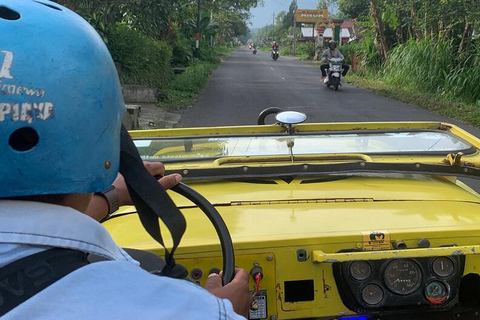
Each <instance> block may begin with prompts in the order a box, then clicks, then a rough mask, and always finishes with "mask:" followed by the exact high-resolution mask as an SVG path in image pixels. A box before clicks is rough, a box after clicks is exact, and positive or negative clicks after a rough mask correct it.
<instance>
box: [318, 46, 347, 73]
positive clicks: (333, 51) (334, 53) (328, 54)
mask: <svg viewBox="0 0 480 320" xmlns="http://www.w3.org/2000/svg"><path fill="white" fill-rule="evenodd" d="M330 58H341V59H345V57H344V56H343V54H342V53H341V52H340V50H338V49H337V42H336V41H335V40H330V41H328V49H326V50H324V51H323V54H322V61H323V63H324V64H322V65H321V66H320V70H321V71H322V80H323V79H325V78H326V77H327V69H328V68H329V65H328V59H330ZM342 69H343V71H342V76H345V75H346V74H347V72H348V69H350V67H349V66H348V65H346V64H342Z"/></svg>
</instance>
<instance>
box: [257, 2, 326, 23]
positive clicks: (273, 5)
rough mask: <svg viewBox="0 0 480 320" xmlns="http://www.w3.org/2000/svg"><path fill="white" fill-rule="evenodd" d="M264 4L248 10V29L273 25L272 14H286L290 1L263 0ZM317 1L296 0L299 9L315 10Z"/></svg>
mask: <svg viewBox="0 0 480 320" xmlns="http://www.w3.org/2000/svg"><path fill="white" fill-rule="evenodd" d="M264 2H265V4H264V5H263V7H262V6H258V7H256V8H253V9H250V13H251V14H252V18H251V19H250V22H251V25H249V26H248V27H249V28H250V29H256V28H261V27H265V26H266V25H268V24H270V25H271V24H272V23H273V13H275V15H277V14H278V13H279V12H280V11H286V12H288V8H289V7H290V3H292V0H264ZM317 4H318V0H297V5H298V8H299V9H316V8H317Z"/></svg>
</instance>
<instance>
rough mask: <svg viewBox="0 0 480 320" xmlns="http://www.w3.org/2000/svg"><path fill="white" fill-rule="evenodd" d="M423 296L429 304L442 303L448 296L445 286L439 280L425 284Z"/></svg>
mask: <svg viewBox="0 0 480 320" xmlns="http://www.w3.org/2000/svg"><path fill="white" fill-rule="evenodd" d="M425 297H426V298H427V300H428V302H430V303H431V304H434V305H439V304H442V303H444V302H445V301H446V300H447V298H448V290H447V287H446V286H445V285H444V284H443V283H442V282H440V281H432V282H430V283H429V284H427V285H426V286H425Z"/></svg>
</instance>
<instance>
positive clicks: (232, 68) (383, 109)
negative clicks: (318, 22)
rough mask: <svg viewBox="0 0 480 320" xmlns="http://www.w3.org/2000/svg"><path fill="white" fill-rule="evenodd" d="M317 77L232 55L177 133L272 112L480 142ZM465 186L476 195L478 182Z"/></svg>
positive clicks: (283, 64)
mask: <svg viewBox="0 0 480 320" xmlns="http://www.w3.org/2000/svg"><path fill="white" fill-rule="evenodd" d="M280 54H281V52H280ZM320 77H321V73H320V70H319V67H318V66H315V65H313V64H312V63H311V62H305V61H299V60H298V59H296V58H293V57H284V56H280V58H279V59H278V60H277V61H273V59H272V58H270V53H269V52H261V51H258V52H257V54H256V55H254V54H253V53H252V51H251V50H249V49H248V48H241V49H238V50H235V51H234V52H233V54H232V55H231V56H230V57H229V58H228V59H227V60H226V61H225V62H224V63H223V64H222V65H221V66H220V67H219V68H218V69H216V70H215V71H214V72H213V75H212V78H211V81H210V83H209V85H208V86H207V87H206V88H205V90H204V91H203V92H202V94H201V95H200V97H199V99H198V101H197V103H196V104H195V105H193V106H192V107H190V108H187V109H185V110H183V112H182V114H181V117H180V120H179V121H178V123H177V124H176V125H175V127H198V126H224V125H251V124H256V122H257V117H258V114H259V113H260V112H261V111H262V110H263V109H265V108H267V107H272V106H275V107H279V108H282V109H283V110H296V111H300V112H303V113H305V114H306V115H307V117H308V118H307V122H343V121H403V120H406V121H443V122H449V123H454V124H456V125H459V126H460V127H462V128H463V129H465V130H467V131H469V132H470V133H472V134H474V135H476V136H478V137H480V130H478V129H476V128H474V127H472V126H469V125H467V124H464V123H461V122H458V121H455V120H453V119H449V118H445V117H441V116H438V115H436V114H433V113H430V112H428V111H425V110H422V109H419V108H417V107H414V106H412V105H409V104H406V103H403V102H399V101H396V100H393V99H389V98H385V97H382V96H379V95H377V94H375V93H373V92H371V91H368V90H364V89H360V88H357V87H354V86H352V85H350V84H344V85H343V86H342V87H341V88H339V90H338V91H334V90H333V89H330V88H326V87H325V86H324V85H323V84H322V83H321V81H320ZM465 181H466V182H467V183H468V184H469V185H471V186H472V187H473V188H474V189H476V190H477V191H478V190H480V182H478V181H473V180H470V179H468V180H465Z"/></svg>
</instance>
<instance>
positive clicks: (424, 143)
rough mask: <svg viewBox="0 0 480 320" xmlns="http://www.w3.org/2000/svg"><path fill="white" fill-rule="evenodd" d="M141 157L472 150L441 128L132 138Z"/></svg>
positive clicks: (437, 152) (408, 152)
mask: <svg viewBox="0 0 480 320" xmlns="http://www.w3.org/2000/svg"><path fill="white" fill-rule="evenodd" d="M134 142H135V145H136V146H137V148H138V150H139V153H140V155H141V157H142V158H143V159H144V160H152V159H155V160H162V161H166V162H168V161H175V160H182V159H200V158H210V157H238V156H264V155H270V156H277V155H278V156H280V155H289V154H291V151H290V148H289V146H292V151H293V154H295V155H309V154H342V153H343V154H347V153H362V154H399V155H400V154H448V153H457V152H463V153H465V154H468V153H471V152H473V148H472V146H471V145H470V144H469V143H467V142H465V141H463V140H460V139H459V138H458V137H456V136H453V135H451V134H449V133H445V132H433V131H426V132H378V133H341V134H308V135H293V136H284V135H282V136H280V135H276V136H256V137H254V136H234V137H231V136H213V137H194V138H184V137H182V138H169V139H162V138H157V139H137V140H135V141H134Z"/></svg>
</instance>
